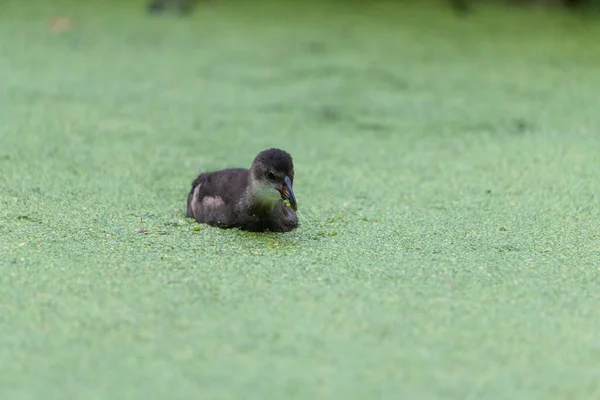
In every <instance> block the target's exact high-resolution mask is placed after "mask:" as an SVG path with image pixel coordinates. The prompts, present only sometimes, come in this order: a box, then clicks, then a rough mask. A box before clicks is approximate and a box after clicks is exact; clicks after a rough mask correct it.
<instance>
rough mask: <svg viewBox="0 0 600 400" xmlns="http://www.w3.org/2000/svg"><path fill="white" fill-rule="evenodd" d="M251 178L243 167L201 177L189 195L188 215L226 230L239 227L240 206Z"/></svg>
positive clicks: (197, 179) (204, 174)
mask: <svg viewBox="0 0 600 400" xmlns="http://www.w3.org/2000/svg"><path fill="white" fill-rule="evenodd" d="M248 177H249V173H248V170H247V169H243V168H235V169H227V170H223V171H216V172H207V173H202V174H200V175H199V176H198V177H197V178H196V179H195V180H194V182H193V183H192V188H191V190H190V193H189V195H188V204H187V205H188V206H187V216H188V217H194V219H195V220H196V221H198V222H202V223H207V224H210V225H215V226H219V227H223V228H227V227H232V226H236V223H237V221H238V219H239V215H238V211H237V208H236V204H237V203H238V202H239V200H240V199H241V197H242V196H243V195H244V193H245V191H246V187H247V185H248Z"/></svg>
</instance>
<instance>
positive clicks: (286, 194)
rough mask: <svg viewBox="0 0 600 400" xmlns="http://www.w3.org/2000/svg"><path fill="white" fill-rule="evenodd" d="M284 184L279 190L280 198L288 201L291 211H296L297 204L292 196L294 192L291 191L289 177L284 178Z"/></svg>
mask: <svg viewBox="0 0 600 400" xmlns="http://www.w3.org/2000/svg"><path fill="white" fill-rule="evenodd" d="M284 182H285V183H284V185H283V187H282V188H281V189H279V192H280V193H281V198H282V199H284V200H289V201H290V206H291V207H292V210H294V211H297V210H298V204H297V203H296V196H294V190H293V189H292V181H291V179H290V178H289V176H286V177H285V180H284Z"/></svg>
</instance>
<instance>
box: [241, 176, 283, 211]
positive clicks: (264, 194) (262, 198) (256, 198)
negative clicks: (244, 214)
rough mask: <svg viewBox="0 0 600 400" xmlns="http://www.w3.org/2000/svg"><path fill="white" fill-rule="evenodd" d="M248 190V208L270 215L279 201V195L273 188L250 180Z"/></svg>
mask: <svg viewBox="0 0 600 400" xmlns="http://www.w3.org/2000/svg"><path fill="white" fill-rule="evenodd" d="M249 189H250V190H249V191H248V203H249V206H250V208H251V209H253V210H255V211H257V212H261V213H270V212H271V211H273V208H274V207H275V205H276V204H277V202H278V201H279V200H280V199H281V195H280V194H279V192H278V191H277V190H275V189H274V188H273V186H271V185H269V184H268V183H265V182H261V181H259V180H256V179H252V178H251V180H250V188H249Z"/></svg>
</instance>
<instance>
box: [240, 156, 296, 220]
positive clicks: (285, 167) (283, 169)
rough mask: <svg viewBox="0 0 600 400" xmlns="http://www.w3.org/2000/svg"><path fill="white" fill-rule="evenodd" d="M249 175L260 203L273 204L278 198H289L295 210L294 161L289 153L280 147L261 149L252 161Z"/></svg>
mask: <svg viewBox="0 0 600 400" xmlns="http://www.w3.org/2000/svg"><path fill="white" fill-rule="evenodd" d="M250 176H251V179H252V185H253V187H254V192H255V194H256V196H257V197H258V199H259V201H260V202H261V203H263V204H265V205H267V204H269V205H274V204H275V203H276V202H277V201H278V200H279V199H284V200H289V202H290V206H291V207H292V209H293V210H294V211H295V210H297V207H298V205H297V203H296V197H295V196H294V190H293V188H292V186H293V183H294V162H293V160H292V156H291V155H290V154H289V153H287V152H285V151H283V150H280V149H268V150H264V151H261V152H260V153H258V155H257V156H256V158H255V159H254V161H253V162H252V167H250Z"/></svg>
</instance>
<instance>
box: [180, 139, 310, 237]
mask: <svg viewBox="0 0 600 400" xmlns="http://www.w3.org/2000/svg"><path fill="white" fill-rule="evenodd" d="M293 183H294V163H293V161H292V156H290V155H289V154H288V153H287V152H285V151H283V150H280V149H268V150H264V151H261V152H260V153H258V155H257V156H256V158H255V159H254V161H253V162H252V166H251V167H250V169H249V170H248V169H245V168H230V169H224V170H222V171H215V172H204V173H201V174H200V175H199V176H198V177H197V178H196V179H195V180H194V182H192V188H191V190H190V193H189V195H188V199H187V216H188V217H194V219H196V221H198V222H201V223H206V224H209V225H212V226H217V227H220V228H240V229H242V230H246V231H253V232H263V231H272V232H288V231H291V230H293V229H296V228H297V227H298V216H297V215H296V210H297V204H296V197H295V196H294V190H293V189H292V184H293ZM284 200H288V201H289V202H290V206H288V205H286V204H285V203H284Z"/></svg>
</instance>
